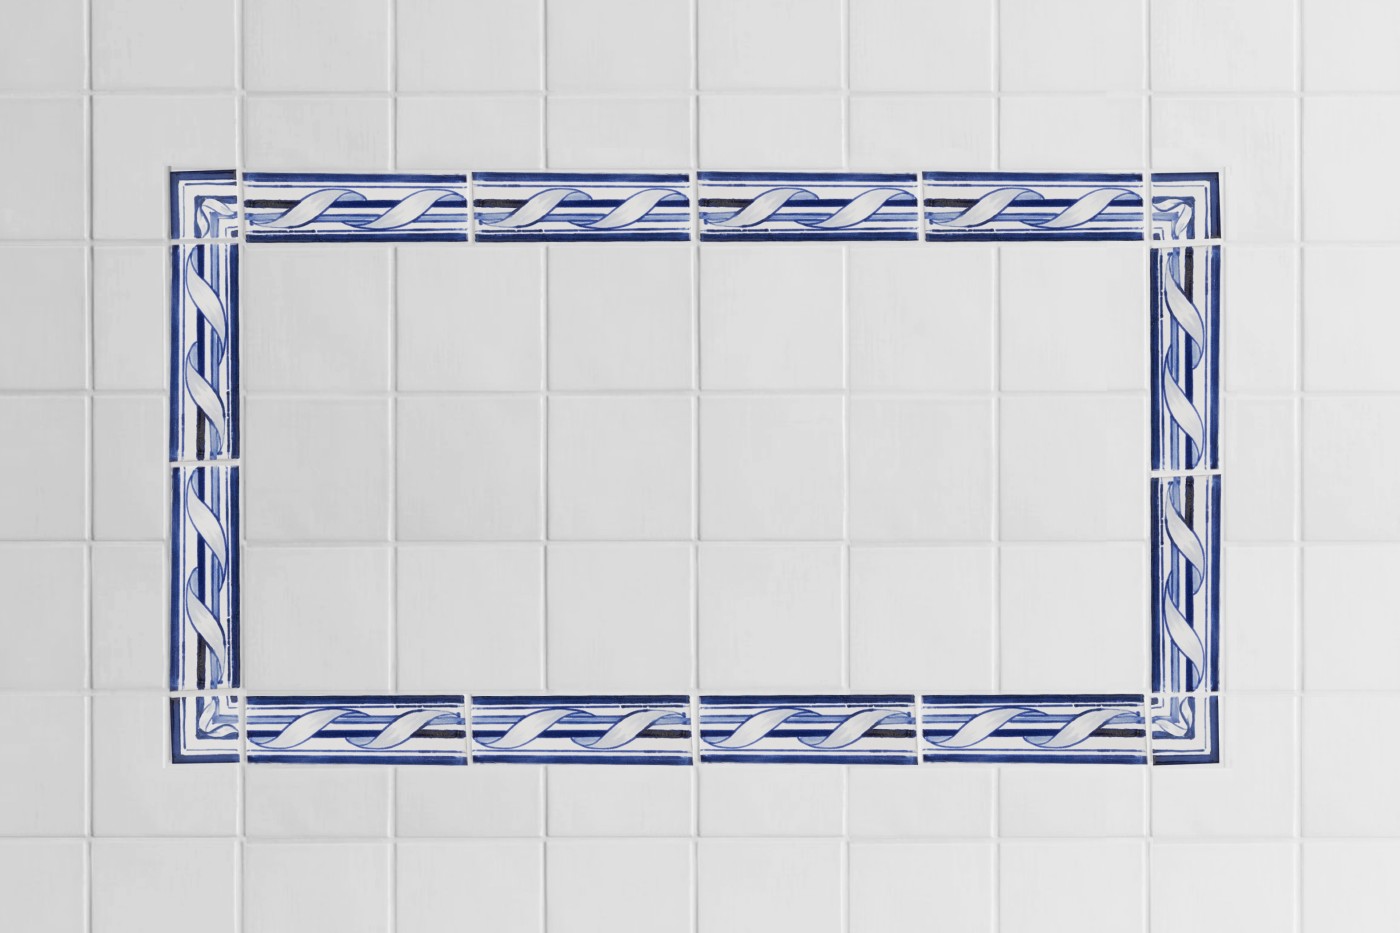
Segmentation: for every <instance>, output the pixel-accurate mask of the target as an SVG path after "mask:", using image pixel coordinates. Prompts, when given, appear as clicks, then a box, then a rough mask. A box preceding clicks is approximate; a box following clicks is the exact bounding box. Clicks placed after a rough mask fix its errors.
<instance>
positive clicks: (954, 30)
mask: <svg viewBox="0 0 1400 933" xmlns="http://www.w3.org/2000/svg"><path fill="white" fill-rule="evenodd" d="M992 16H993V11H992V9H991V7H989V6H988V5H987V4H985V3H980V2H978V0H938V2H929V0H852V2H851V4H850V13H849V17H850V21H849V27H848V28H849V29H850V39H849V42H850V69H851V88H852V89H854V90H858V91H939V92H946V91H990V90H992V86H993V84H992V81H993V79H992ZM930 37H937V41H938V52H937V54H929V52H930V48H929V44H928V43H929V39H930Z"/></svg>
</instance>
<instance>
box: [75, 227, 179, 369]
mask: <svg viewBox="0 0 1400 933" xmlns="http://www.w3.org/2000/svg"><path fill="white" fill-rule="evenodd" d="M168 274H169V273H168V272H167V270H166V250H165V249H163V248H162V247H160V246H94V247H93V250H92V317H93V321H92V357H93V384H94V386H95V387H96V388H97V389H154V390H156V391H160V390H163V389H165V388H166V386H167V383H168V382H169V378H170V375H169V369H170V362H169V359H170V358H169V357H168V356H167V355H166V354H167V350H166V343H167V341H168V339H169V331H170V308H169V304H170V297H169V293H168V291H167V289H168V285H167V284H166V276H167V275H168ZM70 284H71V283H70Z"/></svg>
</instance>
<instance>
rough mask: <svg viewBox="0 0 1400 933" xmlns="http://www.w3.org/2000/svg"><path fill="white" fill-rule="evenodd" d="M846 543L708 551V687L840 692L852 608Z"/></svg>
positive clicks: (704, 579)
mask: <svg viewBox="0 0 1400 933" xmlns="http://www.w3.org/2000/svg"><path fill="white" fill-rule="evenodd" d="M841 565H842V560H841V548H840V546H838V545H823V546H811V545H807V546H803V545H786V546H784V545H763V544H755V545H746V544H731V545H714V544H711V545H704V546H702V547H701V548H700V570H699V588H700V621H699V632H700V686H701V687H702V688H704V689H705V690H785V689H837V688H839V687H840V685H841V671H842V668H843V666H844V660H843V658H842V654H843V651H842V641H843V639H842V634H841V615H842V610H843V606H844V603H845V597H844V589H845V587H844V583H843V579H842V578H843V576H844V574H843V570H842V566H841Z"/></svg>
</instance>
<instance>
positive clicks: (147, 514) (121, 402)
mask: <svg viewBox="0 0 1400 933" xmlns="http://www.w3.org/2000/svg"><path fill="white" fill-rule="evenodd" d="M167 411H168V408H167V406H166V402H165V397H164V396H98V397H96V398H94V399H93V400H92V448H93V449H92V534H93V537H94V538H97V539H98V540H109V541H111V540H123V541H145V540H155V541H159V540H160V539H161V538H163V537H165V534H166V531H167V525H166V500H167V499H168V498H169V497H170V476H169V474H168V473H167V472H166V469H165V465H166V457H167V456H168V453H167V448H166V438H167V436H168V431H169V415H168V414H167Z"/></svg>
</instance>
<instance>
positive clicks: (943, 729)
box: [921, 694, 1148, 764]
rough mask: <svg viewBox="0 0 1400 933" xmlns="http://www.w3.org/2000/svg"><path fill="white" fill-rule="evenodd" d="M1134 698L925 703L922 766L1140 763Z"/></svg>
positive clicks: (1139, 720)
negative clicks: (930, 764) (973, 763)
mask: <svg viewBox="0 0 1400 933" xmlns="http://www.w3.org/2000/svg"><path fill="white" fill-rule="evenodd" d="M1145 713H1146V709H1145V706H1144V702H1143V697H1142V695H1141V694H1136V695H1135V694H1105V695H1101V696H1096V695H1084V694H1074V695H1069V696H1055V695H1030V696H1018V695H1013V694H1002V695H988V696H931V695H930V696H925V697H924V698H923V703H922V716H921V718H922V723H921V728H922V734H923V742H922V745H921V747H922V748H923V757H924V761H928V762H943V761H980V762H997V763H1003V764H1014V763H1016V762H1039V763H1046V764H1144V763H1146V762H1147V760H1148V758H1147V754H1148V748H1147V728H1146V721H1145Z"/></svg>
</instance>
